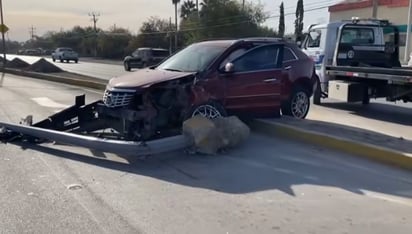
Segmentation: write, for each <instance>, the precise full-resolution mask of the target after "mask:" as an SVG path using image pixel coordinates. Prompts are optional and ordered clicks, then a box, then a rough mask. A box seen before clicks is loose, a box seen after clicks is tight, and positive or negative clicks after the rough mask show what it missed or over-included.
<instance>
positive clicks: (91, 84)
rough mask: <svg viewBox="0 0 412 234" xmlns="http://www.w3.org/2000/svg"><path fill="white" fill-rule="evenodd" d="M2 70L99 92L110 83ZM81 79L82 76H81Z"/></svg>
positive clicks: (90, 79) (15, 70) (7, 71)
mask: <svg viewBox="0 0 412 234" xmlns="http://www.w3.org/2000/svg"><path fill="white" fill-rule="evenodd" d="M1 70H2V71H3V72H5V73H10V74H14V75H19V76H26V77H31V78H35V79H41V80H47V81H53V82H58V83H63V84H69V85H75V86H80V87H85V88H91V89H97V90H104V89H105V88H106V84H107V82H108V81H106V80H102V79H97V78H92V77H88V78H85V79H82V78H71V77H65V76H58V75H51V74H46V73H39V72H29V71H24V70H18V69H11V68H5V69H4V70H3V69H1ZM79 77H81V76H80V75H79Z"/></svg>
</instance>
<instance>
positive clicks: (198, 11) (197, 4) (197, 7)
mask: <svg viewBox="0 0 412 234" xmlns="http://www.w3.org/2000/svg"><path fill="white" fill-rule="evenodd" d="M196 11H197V18H200V9H199V0H196Z"/></svg>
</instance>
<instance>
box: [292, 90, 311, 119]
mask: <svg viewBox="0 0 412 234" xmlns="http://www.w3.org/2000/svg"><path fill="white" fill-rule="evenodd" d="M308 109H309V98H308V95H306V93H305V92H298V93H297V94H296V95H295V96H294V97H293V100H292V114H293V116H294V117H296V118H299V119H302V118H304V117H305V115H306V112H307V111H308Z"/></svg>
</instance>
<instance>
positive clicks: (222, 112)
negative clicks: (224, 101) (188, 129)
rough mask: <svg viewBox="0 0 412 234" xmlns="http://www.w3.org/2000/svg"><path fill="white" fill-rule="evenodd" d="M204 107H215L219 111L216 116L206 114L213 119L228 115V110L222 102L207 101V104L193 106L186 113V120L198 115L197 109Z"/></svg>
mask: <svg viewBox="0 0 412 234" xmlns="http://www.w3.org/2000/svg"><path fill="white" fill-rule="evenodd" d="M202 107H203V108H213V109H215V110H216V111H217V112H218V113H219V114H218V116H215V117H209V116H205V117H206V118H211V119H213V118H218V117H226V116H227V112H226V110H225V108H224V107H223V106H222V105H221V104H219V103H217V102H208V103H205V104H201V105H197V106H194V107H192V108H191V109H190V110H189V111H188V112H187V113H186V115H185V117H184V120H187V119H190V118H192V117H194V116H196V115H197V114H196V111H199V110H201V108H202Z"/></svg>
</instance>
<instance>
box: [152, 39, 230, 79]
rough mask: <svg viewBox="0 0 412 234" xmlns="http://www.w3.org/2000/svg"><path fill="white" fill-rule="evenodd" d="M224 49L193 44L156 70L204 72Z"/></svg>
mask: <svg viewBox="0 0 412 234" xmlns="http://www.w3.org/2000/svg"><path fill="white" fill-rule="evenodd" d="M225 49H226V48H225V47H221V46H216V45H205V44H203V43H201V44H194V45H191V46H188V47H187V48H185V49H183V50H182V51H180V52H178V53H177V54H175V55H173V56H172V57H170V58H169V59H167V60H166V61H164V62H163V63H161V64H160V65H159V66H158V67H157V69H161V70H171V71H182V72H199V71H202V70H204V69H205V68H206V67H207V66H208V65H209V64H210V63H211V62H212V61H213V60H214V59H215V58H216V57H217V56H218V55H220V54H221V53H223V51H224V50H225Z"/></svg>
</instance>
